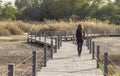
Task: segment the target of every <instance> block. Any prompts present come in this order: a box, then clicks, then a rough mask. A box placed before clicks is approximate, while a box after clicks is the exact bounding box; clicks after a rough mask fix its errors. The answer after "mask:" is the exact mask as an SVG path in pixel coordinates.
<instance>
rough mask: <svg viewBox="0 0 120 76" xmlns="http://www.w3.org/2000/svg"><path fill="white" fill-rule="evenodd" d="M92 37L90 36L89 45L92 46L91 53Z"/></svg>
mask: <svg viewBox="0 0 120 76" xmlns="http://www.w3.org/2000/svg"><path fill="white" fill-rule="evenodd" d="M91 44H92V37H90V40H89V47H90V54H91V52H92V45H91Z"/></svg>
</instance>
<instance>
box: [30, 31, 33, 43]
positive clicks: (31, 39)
mask: <svg viewBox="0 0 120 76" xmlns="http://www.w3.org/2000/svg"><path fill="white" fill-rule="evenodd" d="M30 35H31V42H33V40H32V37H33V36H32V35H33V32H31V33H30Z"/></svg>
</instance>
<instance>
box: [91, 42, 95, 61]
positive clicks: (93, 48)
mask: <svg viewBox="0 0 120 76" xmlns="http://www.w3.org/2000/svg"><path fill="white" fill-rule="evenodd" d="M92 59H95V42H94V41H93V42H92Z"/></svg>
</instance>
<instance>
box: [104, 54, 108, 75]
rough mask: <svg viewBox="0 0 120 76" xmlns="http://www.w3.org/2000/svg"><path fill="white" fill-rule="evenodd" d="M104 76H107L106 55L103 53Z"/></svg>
mask: <svg viewBox="0 0 120 76" xmlns="http://www.w3.org/2000/svg"><path fill="white" fill-rule="evenodd" d="M104 76H108V53H107V52H105V53H104Z"/></svg>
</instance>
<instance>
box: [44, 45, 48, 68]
mask: <svg viewBox="0 0 120 76" xmlns="http://www.w3.org/2000/svg"><path fill="white" fill-rule="evenodd" d="M46 51H47V44H45V46H44V67H46V61H47V55H46Z"/></svg>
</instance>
